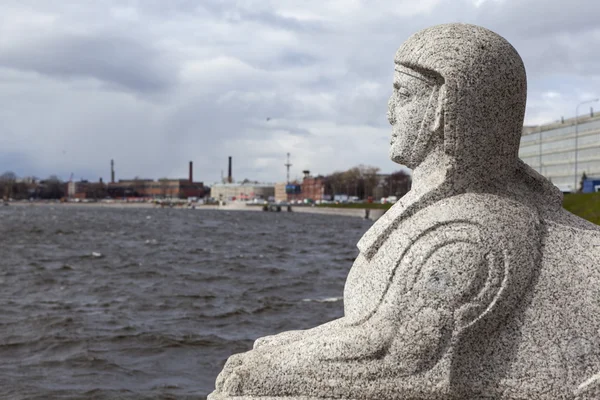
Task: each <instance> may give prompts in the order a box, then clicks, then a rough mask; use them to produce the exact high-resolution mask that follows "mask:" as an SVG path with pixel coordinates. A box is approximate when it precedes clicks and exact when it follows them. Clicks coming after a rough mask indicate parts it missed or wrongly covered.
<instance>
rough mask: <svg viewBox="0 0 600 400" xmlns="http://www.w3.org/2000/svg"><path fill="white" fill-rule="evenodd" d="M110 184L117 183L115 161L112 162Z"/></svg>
mask: <svg viewBox="0 0 600 400" xmlns="http://www.w3.org/2000/svg"><path fill="white" fill-rule="evenodd" d="M110 183H115V161H114V160H110Z"/></svg>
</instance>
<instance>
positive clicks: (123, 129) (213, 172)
mask: <svg viewBox="0 0 600 400" xmlns="http://www.w3.org/2000/svg"><path fill="white" fill-rule="evenodd" d="M599 15H600V2H598V1H593V0H585V1H584V0H570V1H569V2H568V5H567V2H565V1H561V0H504V1H502V0H419V1H416V0H331V1H327V0H295V1H292V0H247V1H245V0H237V1H233V0H232V1H229V0H139V1H126V0H78V1H62V0H54V1H52V0H38V1H34V0H2V1H1V2H0V173H1V172H3V171H6V170H13V171H14V172H16V173H17V175H19V176H27V175H35V176H38V177H42V178H43V177H47V176H48V175H50V174H57V175H59V176H60V177H62V178H63V179H65V180H66V179H68V178H69V175H70V174H71V173H73V174H74V178H75V179H77V180H78V179H81V178H83V179H89V180H97V179H98V178H99V177H103V178H104V179H105V180H108V179H109V177H110V159H114V160H115V167H116V173H117V178H118V179H126V178H133V177H134V176H140V177H146V178H155V179H156V178H160V177H171V178H178V177H186V176H187V166H188V161H194V167H195V168H194V173H195V178H196V180H201V181H204V182H205V183H206V184H211V183H213V182H215V181H218V180H220V178H221V171H223V173H224V174H227V157H228V156H233V164H234V165H233V172H234V173H233V176H234V179H236V180H238V181H240V180H243V179H244V178H248V179H252V180H260V181H267V182H276V181H284V180H285V167H284V164H285V162H286V153H288V152H289V153H291V162H292V164H293V166H292V168H291V177H292V178H294V177H300V176H301V175H302V172H301V171H302V170H303V169H309V170H310V171H311V172H312V173H314V174H327V173H331V172H333V171H336V170H345V169H348V168H350V167H352V166H355V165H357V164H361V163H362V164H367V165H373V166H377V167H379V168H380V169H381V171H382V172H388V173H389V172H392V171H394V170H398V169H399V168H400V167H399V166H398V165H397V164H394V163H392V162H391V161H389V159H388V158H387V152H388V143H389V137H388V136H389V132H390V128H389V125H388V123H387V120H386V103H387V99H388V97H389V95H390V93H391V88H392V76H393V57H394V53H395V51H396V49H397V48H398V47H399V46H400V44H401V43H402V42H403V41H404V40H406V39H407V37H408V36H410V35H411V34H412V33H414V32H416V31H417V30H420V29H422V28H425V27H427V26H430V25H434V24H439V23H446V22H469V23H475V24H479V25H482V26H485V27H487V28H490V29H492V30H494V31H496V32H497V33H499V34H500V35H502V36H504V37H505V38H506V39H508V40H509V41H510V42H511V43H512V44H513V45H514V46H515V48H516V49H517V50H518V52H519V53H520V54H521V57H522V58H523V59H524V61H525V66H526V68H527V73H528V80H529V95H528V106H527V115H526V121H525V122H526V124H538V123H545V122H552V121H555V120H557V119H560V117H561V116H565V118H566V117H571V116H573V115H574V114H575V106H576V104H577V103H578V102H580V101H583V100H587V99H590V98H595V97H597V96H599V95H600V25H599V24H598V20H597V17H598V16H599ZM597 108H598V110H600V103H599V104H598V105H597ZM580 110H581V113H584V112H588V111H589V110H588V108H587V106H585V107H582V108H581V109H580ZM267 118H271V119H270V120H269V121H267Z"/></svg>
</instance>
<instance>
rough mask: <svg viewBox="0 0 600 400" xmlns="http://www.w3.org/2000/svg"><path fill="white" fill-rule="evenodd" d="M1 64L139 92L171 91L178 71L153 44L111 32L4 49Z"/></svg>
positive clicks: (48, 39) (44, 39)
mask: <svg viewBox="0 0 600 400" xmlns="http://www.w3.org/2000/svg"><path fill="white" fill-rule="evenodd" d="M0 66H3V67H7V68H14V69H19V70H26V71H27V70H28V71H35V72H38V73H40V74H44V75H49V76H54V77H58V78H62V79H70V78H82V77H83V78H95V79H98V80H99V81H101V82H103V83H105V84H107V85H109V86H110V87H116V88H120V89H123V90H132V91H135V92H156V91H163V90H167V89H169V88H170V87H172V86H173V85H174V84H175V83H176V74H177V70H176V69H175V68H174V66H173V65H170V63H169V62H168V61H167V60H165V59H164V58H162V57H161V53H160V52H159V51H158V50H157V49H155V48H153V47H152V46H151V45H147V44H144V43H142V42H139V41H136V40H134V39H131V38H129V37H124V36H117V35H112V34H110V33H107V32H98V33H96V35H75V34H63V35H56V36H53V37H41V38H39V39H38V40H36V41H35V42H33V43H30V44H28V45H23V44H20V45H18V46H14V47H11V48H8V49H5V50H3V51H0Z"/></svg>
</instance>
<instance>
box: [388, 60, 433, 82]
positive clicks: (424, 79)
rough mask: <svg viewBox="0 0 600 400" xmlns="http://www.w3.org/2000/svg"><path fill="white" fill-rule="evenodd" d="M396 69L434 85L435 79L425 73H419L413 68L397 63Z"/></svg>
mask: <svg viewBox="0 0 600 400" xmlns="http://www.w3.org/2000/svg"><path fill="white" fill-rule="evenodd" d="M394 70H395V71H396V72H398V73H401V74H404V75H408V76H411V77H413V78H415V79H418V80H420V81H422V82H425V83H427V84H430V85H434V84H435V81H434V80H432V79H428V78H426V77H424V76H423V75H421V74H419V73H418V72H416V71H413V70H411V69H409V68H406V67H404V66H399V65H396V67H395V68H394Z"/></svg>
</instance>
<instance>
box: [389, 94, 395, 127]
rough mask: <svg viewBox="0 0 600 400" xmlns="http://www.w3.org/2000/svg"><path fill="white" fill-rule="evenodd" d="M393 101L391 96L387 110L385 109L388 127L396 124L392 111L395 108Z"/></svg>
mask: <svg viewBox="0 0 600 400" xmlns="http://www.w3.org/2000/svg"><path fill="white" fill-rule="evenodd" d="M395 103H396V102H395V101H394V96H391V97H390V99H389V100H388V109H387V119H388V121H389V123H390V125H394V124H395V123H396V116H395V115H394V109H395V108H396V105H395Z"/></svg>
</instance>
